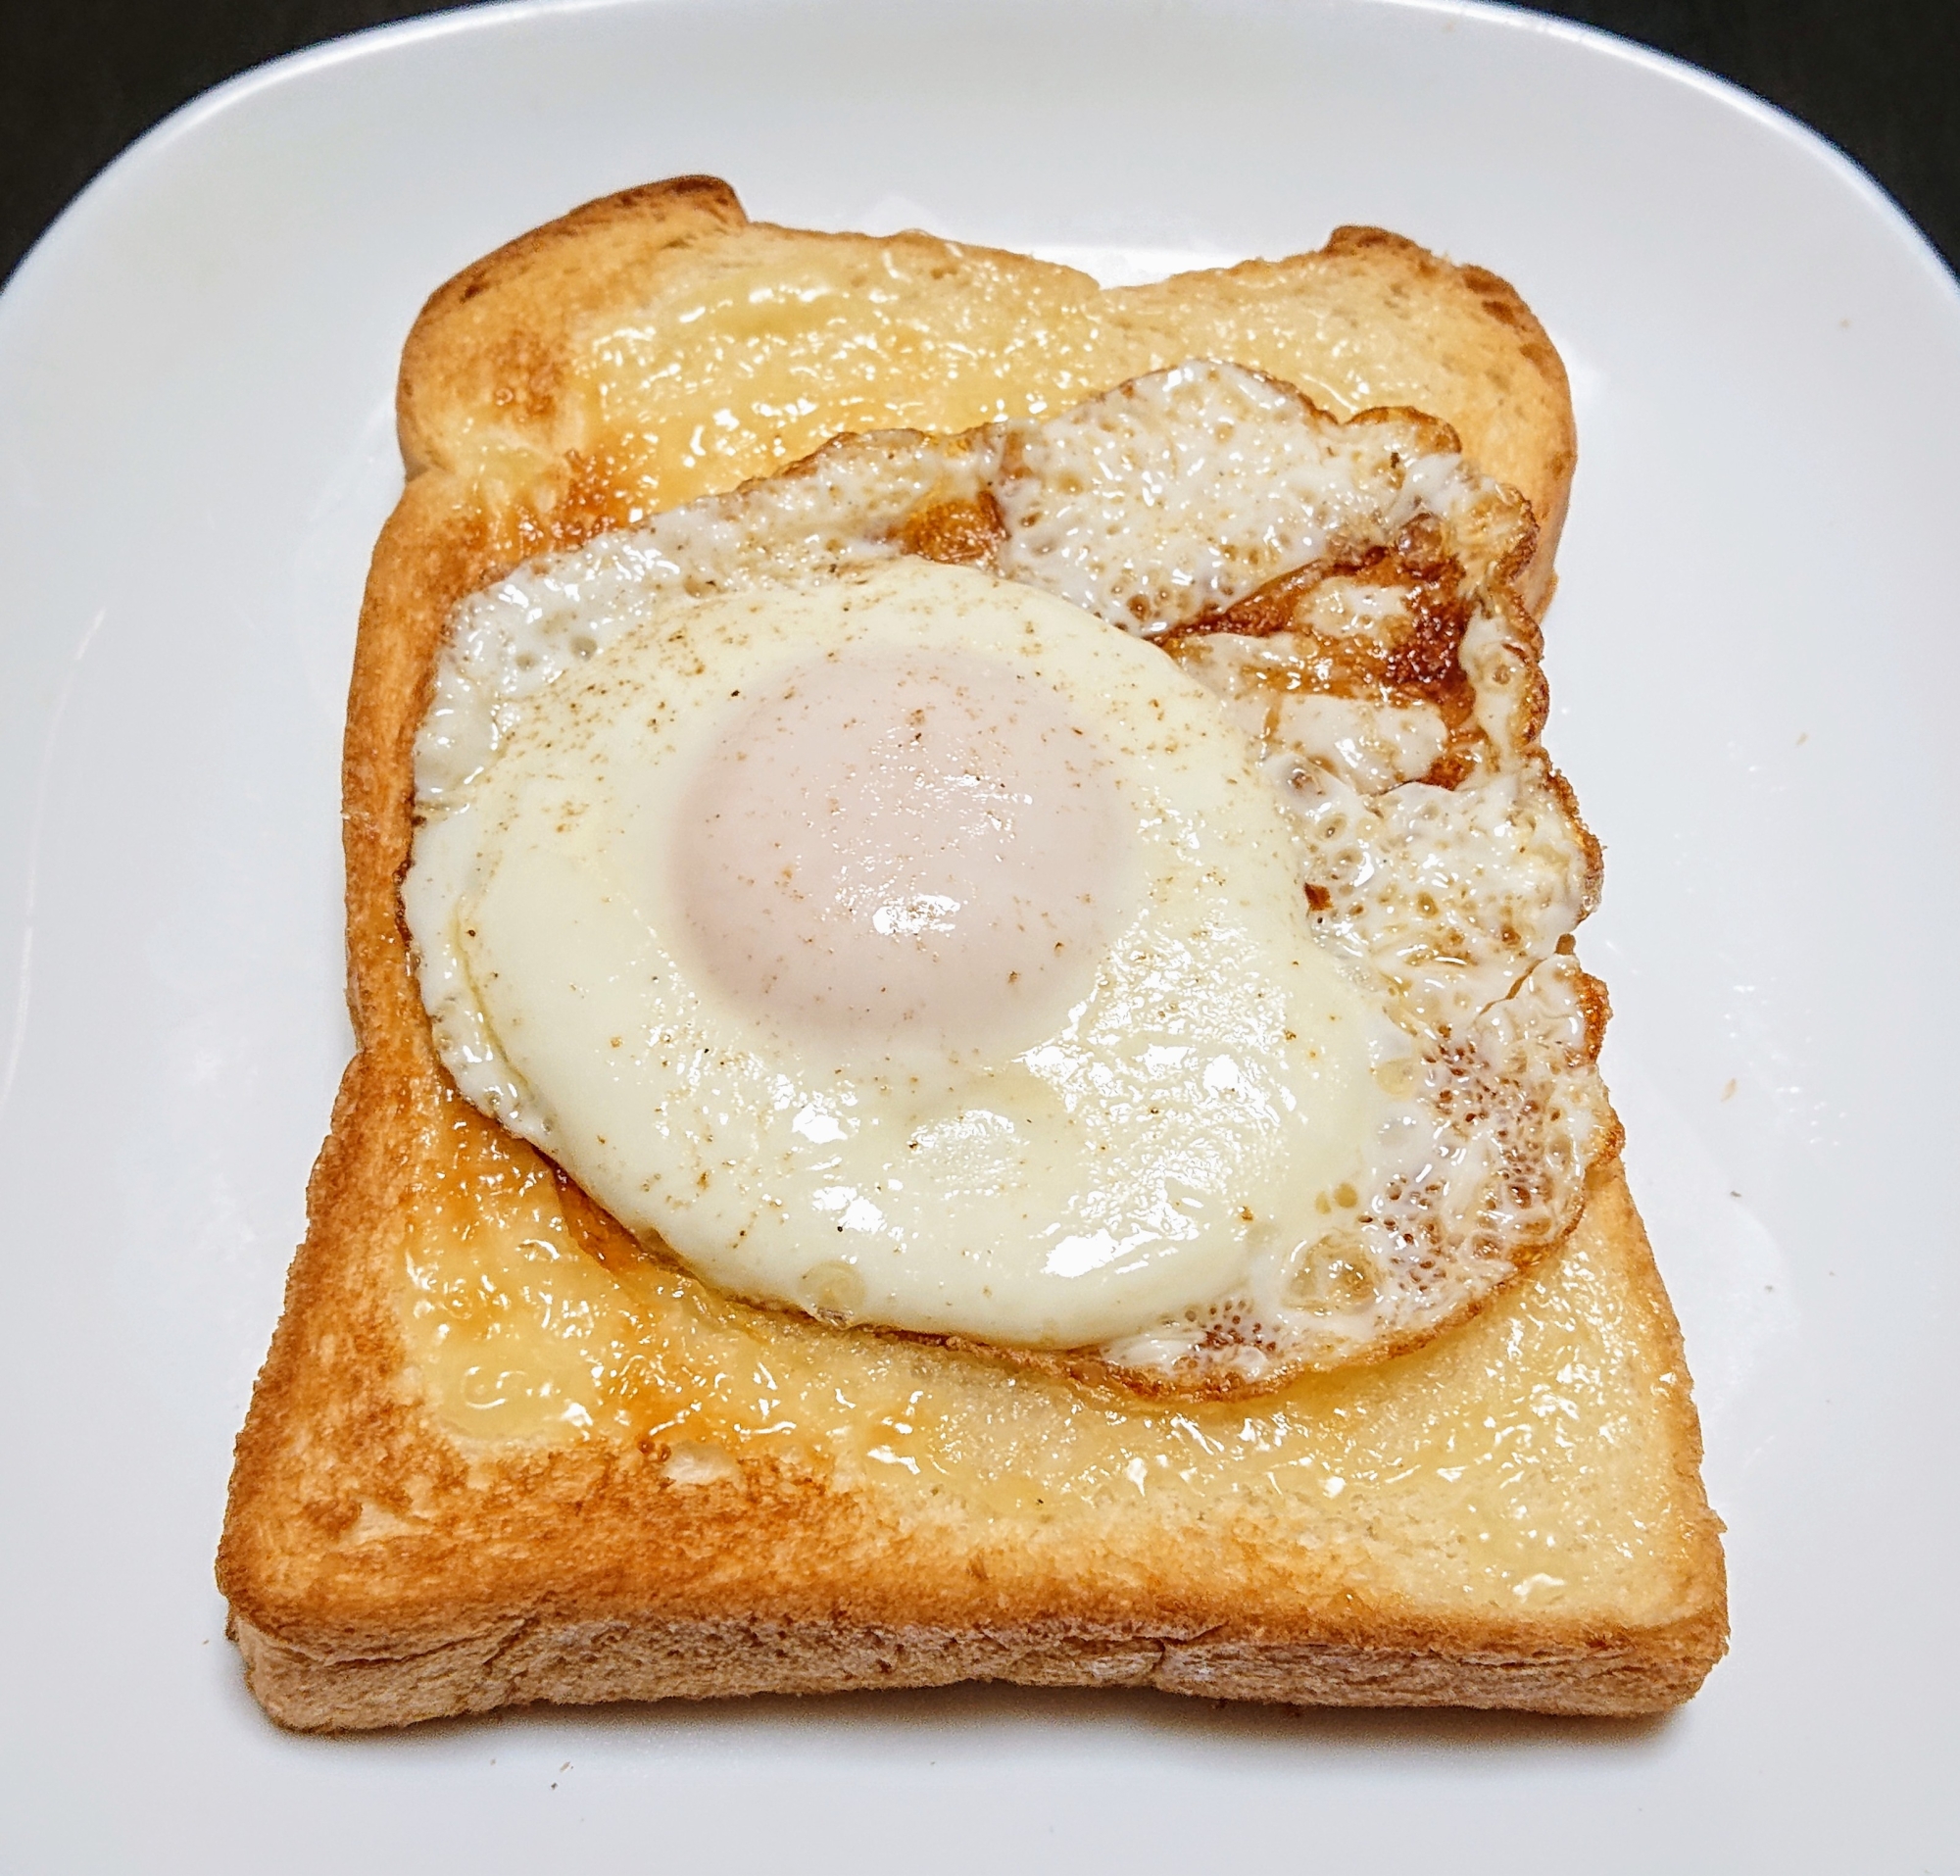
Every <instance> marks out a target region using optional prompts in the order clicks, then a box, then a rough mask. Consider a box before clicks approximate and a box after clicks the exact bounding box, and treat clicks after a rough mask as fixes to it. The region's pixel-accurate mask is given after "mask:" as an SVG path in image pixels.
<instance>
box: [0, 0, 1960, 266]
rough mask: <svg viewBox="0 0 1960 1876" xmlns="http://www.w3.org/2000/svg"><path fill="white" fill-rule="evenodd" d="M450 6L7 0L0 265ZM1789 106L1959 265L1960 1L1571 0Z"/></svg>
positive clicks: (0, 100) (1574, 11) (1598, 19)
mask: <svg viewBox="0 0 1960 1876" xmlns="http://www.w3.org/2000/svg"><path fill="white" fill-rule="evenodd" d="M439 11H442V9H441V8H439V7H435V6H428V5H421V6H417V5H412V4H411V5H404V4H400V0H172V4H170V5H160V4H158V0H13V4H12V5H11V6H10V7H0V178H4V180H0V277H4V276H5V275H6V274H8V273H10V272H12V271H13V269H14V266H15V264H16V263H17V262H18V261H19V260H20V258H21V256H22V255H24V254H25V252H26V251H27V249H28V247H30V246H31V245H32V243H33V241H34V240H35V238H36V237H37V236H38V235H39V234H40V232H41V230H42V229H43V228H45V227H46V226H47V225H48V223H49V222H52V221H53V220H54V219H55V217H56V216H57V215H59V214H60V213H61V211H62V209H63V208H64V207H65V206H66V205H67V203H68V202H69V201H70V200H71V199H72V198H73V196H74V195H75V194H76V193H77V192H78V191H79V190H80V189H81V188H82V186H83V185H84V184H85V183H86V182H87V181H88V179H89V178H90V177H91V176H92V175H94V174H95V173H96V172H97V171H98V170H100V169H101V168H102V167H103V165H105V164H106V163H108V162H109V161H110V159H111V158H113V157H114V156H115V155H116V154H117V153H118V152H119V151H120V150H122V149H123V147H124V146H125V145H126V144H128V143H130V142H132V141H133V140H134V139H135V138H136V137H138V136H140V135H141V134H142V132H143V131H145V130H146V129H148V128H149V127H150V125H151V124H153V123H157V122H158V121H159V120H161V119H163V118H165V117H167V116H169V114H170V113H171V112H172V111H173V110H175V109H176V107H177V106H178V105H180V104H183V103H185V102H186V101H188V100H189V99H191V98H193V97H195V96H197V94H198V93H199V92H201V91H204V90H206V89H208V88H209V87H210V86H212V85H215V84H217V83H219V82H221V80H222V79H225V78H227V77H230V76H231V75H233V74H235V73H239V72H243V71H245V70H246V69H247V68H249V67H251V66H255V65H258V64H261V63H263V62H264V61H265V60H268V59H272V58H276V57H278V56H279V55H280V54H281V53H286V52H292V51H296V50H298V49H299V48H300V47H302V46H308V45H314V44H317V43H319V41H321V40H323V39H330V38H333V37H335V36H337V35H339V34H341V33H344V32H352V31H356V30H358V29H359V28H361V27H363V26H370V25H380V24H381V23H383V22H385V21H390V20H404V19H411V18H414V17H415V16H417V15H419V14H425V13H435V12H439ZM1540 11H1543V12H1547V13H1556V14H1561V15H1563V16H1564V17H1566V18H1567V19H1572V20H1583V21H1586V22H1588V23H1590V24H1591V25H1598V26H1604V27H1605V28H1607V29H1608V30H1609V31H1613V32H1618V33H1621V34H1624V35H1625V36H1626V37H1628V38H1631V39H1638V40H1641V41H1643V42H1644V43H1645V44H1648V45H1651V46H1657V47H1659V48H1660V49H1661V50H1663V51H1666V52H1671V53H1673V54H1675V55H1676V56H1677V57H1679V58H1683V59H1687V60H1689V61H1691V62H1692V63H1693V64H1695V65H1699V66H1703V67H1706V68H1707V69H1708V70H1709V71H1712V72H1717V73H1720V74H1722V75H1723V76H1725V77H1728V78H1732V79H1734V80H1735V81H1736V82H1737V83H1739V84H1740V85H1743V86H1744V87H1746V88H1747V89H1749V90H1751V91H1754V92H1757V93H1759V94H1760V95H1761V96H1763V97H1766V98H1769V99H1771V100H1773V101H1774V102H1775V103H1777V104H1780V105H1782V106H1783V107H1784V109H1785V110H1787V111H1789V112H1790V113H1792V114H1793V115H1794V116H1796V117H1798V118H1801V119H1803V120H1804V122H1805V123H1809V124H1811V125H1813V126H1814V127H1815V128H1817V129H1819V130H1821V131H1822V132H1823V133H1824V134H1825V135H1826V136H1827V137H1829V138H1831V139H1832V140H1833V141H1834V142H1835V143H1837V144H1838V145H1839V147H1841V148H1842V149H1844V150H1846V151H1848V152H1849V153H1850V154H1851V155H1852V156H1853V157H1854V158H1856V159H1857V161H1858V162H1860V163H1862V164H1863V165H1864V166H1865V168H1866V169H1867V170H1869V171H1870V172H1871V173H1873V174H1874V175H1875V176H1877V177H1878V179H1879V181H1880V182H1881V183H1883V184H1884V185H1885V187H1886V188H1887V189H1888V190H1890V192H1891V193H1892V195H1893V197H1894V198H1895V199H1896V200H1897V201H1898V202H1899V204H1900V205H1901V206H1902V207H1903V208H1904V209H1905V211H1906V213H1907V214H1908V215H1910V216H1911V217H1912V218H1913V219H1914V220H1915V221H1916V222H1918V223H1919V225H1920V226H1921V227H1922V228H1924V229H1925V230H1926V232H1927V234H1928V235H1929V236H1931V238H1932V240H1933V242H1934V244H1935V245H1936V247H1938V248H1939V249H1940V250H1941V251H1942V252H1943V253H1944V254H1945V256H1946V259H1947V262H1948V264H1949V265H1951V266H1954V267H1956V268H1960V104H1956V102H1955V100H1954V93H1955V91H1956V89H1960V0H1569V3H1568V4H1564V5H1547V6H1543V7H1541V9H1540Z"/></svg>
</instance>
